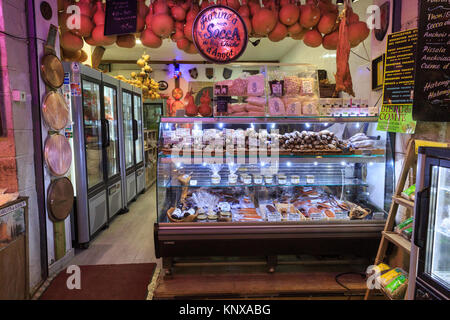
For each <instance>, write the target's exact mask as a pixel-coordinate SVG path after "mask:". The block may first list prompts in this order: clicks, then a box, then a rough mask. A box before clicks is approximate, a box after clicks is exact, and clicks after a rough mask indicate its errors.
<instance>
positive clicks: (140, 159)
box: [133, 87, 145, 194]
mask: <svg viewBox="0 0 450 320" xmlns="http://www.w3.org/2000/svg"><path fill="white" fill-rule="evenodd" d="M133 118H134V125H135V128H136V129H135V132H136V135H135V136H134V138H135V140H134V149H135V159H134V163H135V165H136V192H137V194H140V193H143V192H144V191H145V159H144V121H143V119H144V107H143V103H142V90H141V89H139V88H137V87H134V88H133Z"/></svg>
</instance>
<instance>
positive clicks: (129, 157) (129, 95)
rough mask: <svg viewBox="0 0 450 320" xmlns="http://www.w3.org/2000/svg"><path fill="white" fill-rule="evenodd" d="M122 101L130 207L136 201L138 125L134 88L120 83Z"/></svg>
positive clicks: (122, 131) (122, 132) (124, 177)
mask: <svg viewBox="0 0 450 320" xmlns="http://www.w3.org/2000/svg"><path fill="white" fill-rule="evenodd" d="M120 99H121V106H122V112H121V113H122V130H121V134H122V135H123V138H122V139H121V143H122V148H121V149H122V156H123V161H122V167H123V172H122V177H123V179H124V180H123V181H122V183H123V184H124V195H125V203H126V204H127V205H128V204H129V203H130V202H131V201H133V200H135V199H136V194H137V192H136V165H135V140H136V139H135V137H136V135H137V132H136V129H135V128H136V125H135V121H134V118H133V87H132V86H131V85H129V84H127V83H124V82H121V83H120Z"/></svg>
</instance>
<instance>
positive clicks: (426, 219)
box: [408, 147, 450, 300]
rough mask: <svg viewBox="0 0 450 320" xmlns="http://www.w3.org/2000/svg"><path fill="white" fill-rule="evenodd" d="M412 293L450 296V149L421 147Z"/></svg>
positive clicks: (419, 297)
mask: <svg viewBox="0 0 450 320" xmlns="http://www.w3.org/2000/svg"><path fill="white" fill-rule="evenodd" d="M416 190H417V193H416V206H415V213H414V233H413V239H414V244H413V246H412V251H411V266H410V288H409V290H413V291H412V292H411V291H409V292H408V293H409V296H410V297H414V298H415V299H417V300H448V299H450V149H448V148H431V147H420V148H419V161H418V175H417V183H416Z"/></svg>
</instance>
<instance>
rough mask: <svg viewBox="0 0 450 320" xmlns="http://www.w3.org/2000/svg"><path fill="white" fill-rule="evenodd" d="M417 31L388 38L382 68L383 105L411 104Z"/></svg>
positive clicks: (413, 30) (397, 33) (395, 34)
mask: <svg viewBox="0 0 450 320" xmlns="http://www.w3.org/2000/svg"><path fill="white" fill-rule="evenodd" d="M416 48H417V29H412V30H407V31H402V32H396V33H392V34H390V35H389V36H388V40H387V46H386V60H385V68H384V91H383V104H390V105H392V104H412V103H413V92H414V65H415V62H414V60H415V54H416Z"/></svg>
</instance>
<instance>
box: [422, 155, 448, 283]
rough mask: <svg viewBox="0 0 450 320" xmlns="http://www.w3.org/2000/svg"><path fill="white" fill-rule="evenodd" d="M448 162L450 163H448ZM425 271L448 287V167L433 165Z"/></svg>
mask: <svg viewBox="0 0 450 320" xmlns="http://www.w3.org/2000/svg"><path fill="white" fill-rule="evenodd" d="M449 164H450V163H449ZM429 212H430V214H429V215H430V221H429V228H428V239H427V243H428V247H427V249H426V252H427V255H426V261H425V272H426V273H427V274H428V275H429V276H430V277H431V278H432V279H433V280H435V281H437V282H438V283H439V284H440V285H442V286H443V287H445V288H447V290H449V289H450V168H445V167H439V166H434V167H433V169H432V175H431V201H430V211H429Z"/></svg>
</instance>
